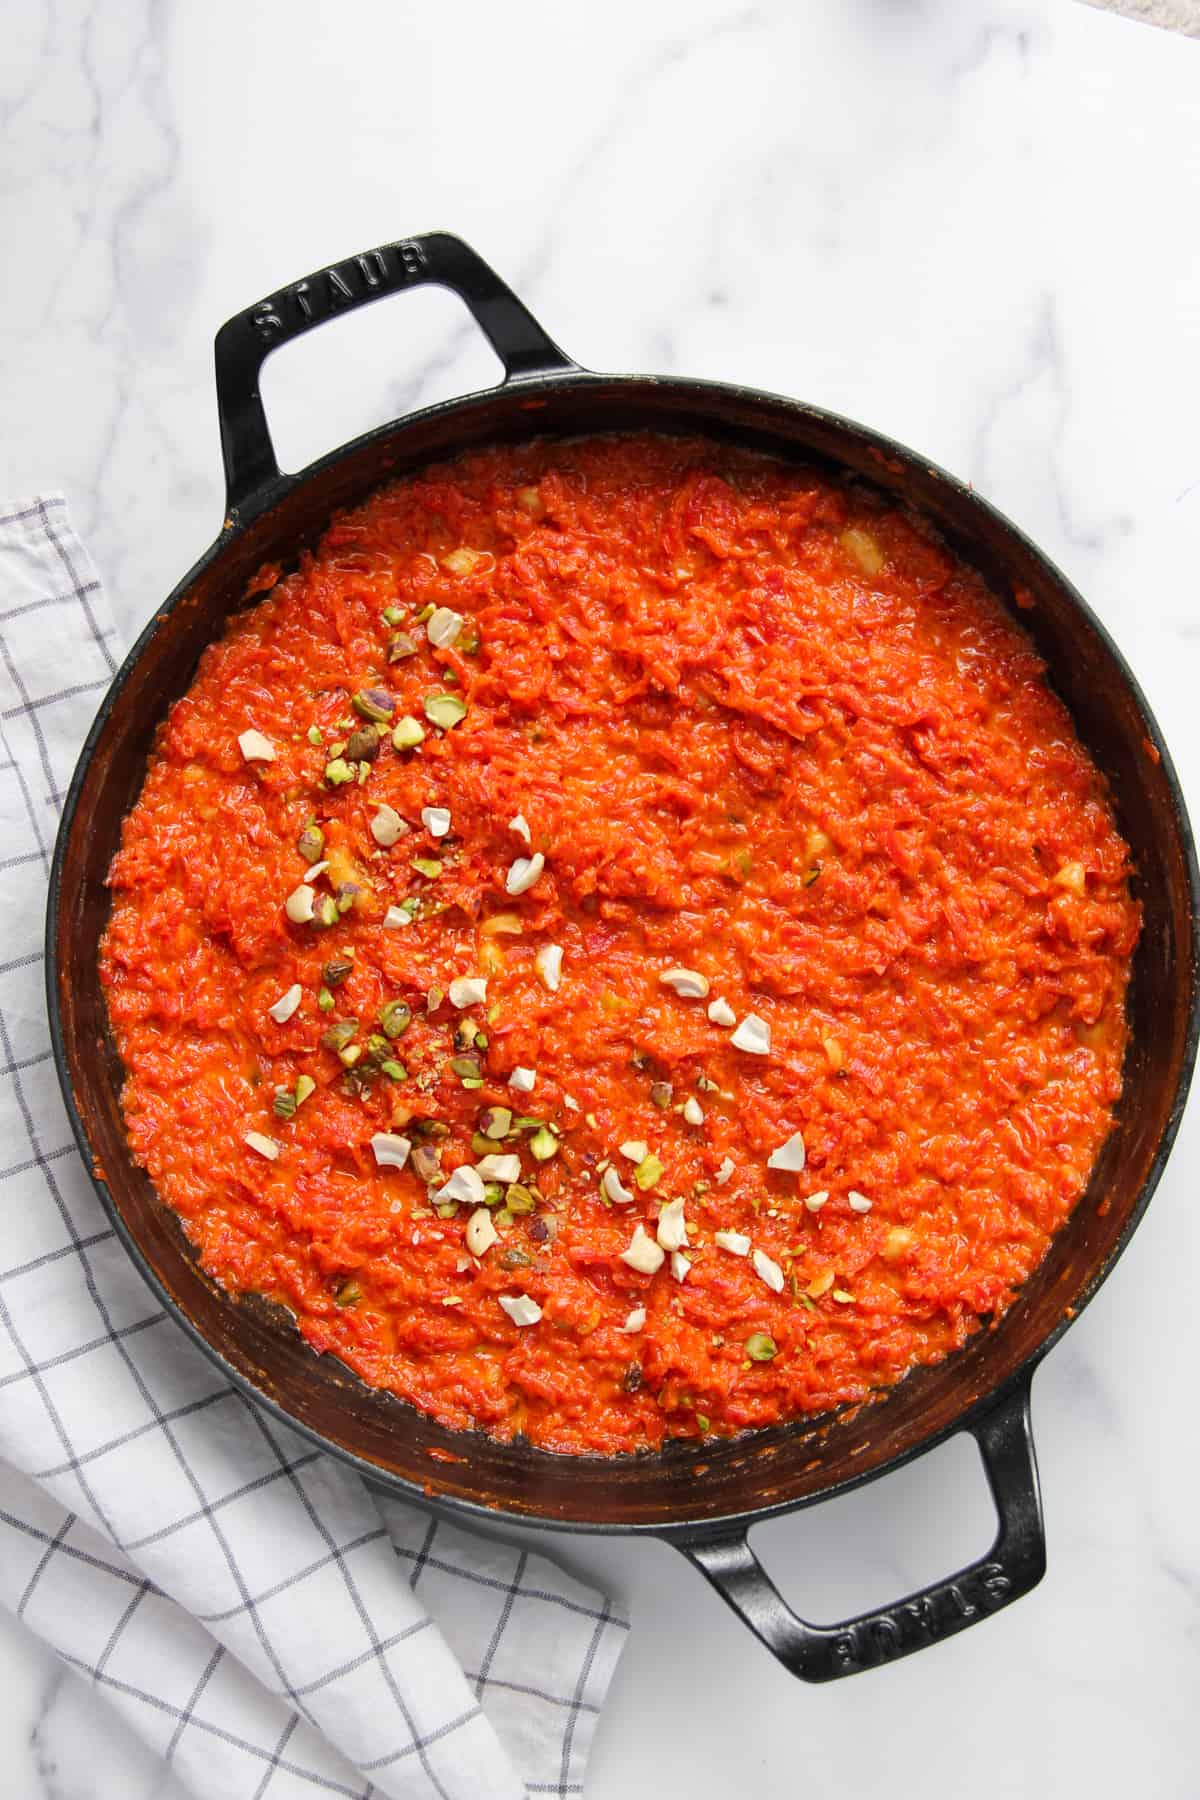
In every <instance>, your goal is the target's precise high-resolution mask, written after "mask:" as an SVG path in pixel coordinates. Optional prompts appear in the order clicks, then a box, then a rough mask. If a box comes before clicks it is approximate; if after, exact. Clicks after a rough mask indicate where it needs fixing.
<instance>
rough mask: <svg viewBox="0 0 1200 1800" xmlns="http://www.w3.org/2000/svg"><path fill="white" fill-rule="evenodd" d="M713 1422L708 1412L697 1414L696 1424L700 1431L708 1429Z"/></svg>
mask: <svg viewBox="0 0 1200 1800" xmlns="http://www.w3.org/2000/svg"><path fill="white" fill-rule="evenodd" d="M711 1423H712V1421H711V1419H709V1417H708V1415H707V1414H706V1413H697V1414H696V1425H697V1428H698V1429H699V1430H700V1431H707V1430H708V1428H709V1426H710V1424H711Z"/></svg>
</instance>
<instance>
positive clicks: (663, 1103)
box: [650, 1081, 674, 1112]
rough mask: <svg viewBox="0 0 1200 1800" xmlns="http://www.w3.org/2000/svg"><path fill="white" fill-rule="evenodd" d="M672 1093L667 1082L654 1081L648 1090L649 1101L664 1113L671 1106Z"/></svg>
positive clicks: (672, 1090)
mask: <svg viewBox="0 0 1200 1800" xmlns="http://www.w3.org/2000/svg"><path fill="white" fill-rule="evenodd" d="M673 1092H674V1089H673V1088H672V1086H671V1083H670V1082H669V1081H656V1082H655V1083H654V1085H653V1086H652V1087H651V1089H650V1099H651V1101H652V1102H653V1104H654V1105H655V1106H658V1107H661V1108H662V1110H663V1111H664V1112H665V1111H666V1109H667V1107H668V1106H670V1104H671V1095H672V1093H673Z"/></svg>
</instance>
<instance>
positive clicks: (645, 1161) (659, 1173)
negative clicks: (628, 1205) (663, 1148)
mask: <svg viewBox="0 0 1200 1800" xmlns="http://www.w3.org/2000/svg"><path fill="white" fill-rule="evenodd" d="M662 1178H663V1166H662V1163H661V1162H660V1161H659V1159H658V1157H657V1156H655V1154H654V1152H653V1151H651V1153H650V1155H649V1156H644V1157H643V1158H642V1160H641V1162H640V1163H639V1164H638V1166H637V1168H636V1169H635V1170H634V1171H633V1179H634V1180H635V1181H636V1182H637V1184H638V1186H639V1187H640V1188H641V1189H642V1192H643V1193H644V1192H645V1191H646V1189H647V1188H652V1187H657V1186H658V1184H659V1182H660V1181H661V1180H662Z"/></svg>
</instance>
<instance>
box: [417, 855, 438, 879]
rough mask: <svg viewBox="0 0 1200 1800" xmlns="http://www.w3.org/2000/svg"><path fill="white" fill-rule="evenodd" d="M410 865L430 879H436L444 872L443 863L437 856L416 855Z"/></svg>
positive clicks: (419, 873)
mask: <svg viewBox="0 0 1200 1800" xmlns="http://www.w3.org/2000/svg"><path fill="white" fill-rule="evenodd" d="M409 867H410V868H413V869H415V870H416V871H417V874H418V875H424V876H425V877H426V878H427V880H429V881H436V880H437V878H438V876H439V875H440V874H441V872H442V865H441V863H440V862H439V861H438V860H437V858H436V857H435V856H414V857H413V859H412V862H411V863H410V865H409Z"/></svg>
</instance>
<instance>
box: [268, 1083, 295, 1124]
mask: <svg viewBox="0 0 1200 1800" xmlns="http://www.w3.org/2000/svg"><path fill="white" fill-rule="evenodd" d="M271 1110H272V1112H273V1113H274V1114H275V1117H276V1118H277V1119H292V1118H295V1116H296V1096H295V1094H293V1093H292V1092H291V1090H290V1089H289V1088H276V1090H275V1098H274V1100H273V1101H272V1102H271Z"/></svg>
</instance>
